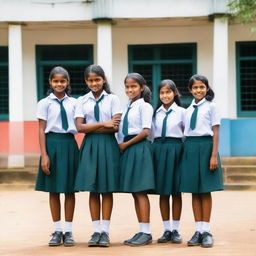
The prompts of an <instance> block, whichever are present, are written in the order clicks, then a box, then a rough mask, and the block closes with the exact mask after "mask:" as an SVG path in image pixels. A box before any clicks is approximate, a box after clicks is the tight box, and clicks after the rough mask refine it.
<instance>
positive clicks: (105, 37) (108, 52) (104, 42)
mask: <svg viewBox="0 0 256 256" xmlns="http://www.w3.org/2000/svg"><path fill="white" fill-rule="evenodd" d="M96 23H97V64H98V65H100V66H101V67H102V68H103V70H104V71H105V74H106V76H107V79H108V82H109V84H110V85H112V21H111V19H109V20H108V19H106V20H104V19H103V20H97V21H96Z"/></svg>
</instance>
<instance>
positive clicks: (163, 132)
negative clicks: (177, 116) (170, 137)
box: [161, 109, 172, 138]
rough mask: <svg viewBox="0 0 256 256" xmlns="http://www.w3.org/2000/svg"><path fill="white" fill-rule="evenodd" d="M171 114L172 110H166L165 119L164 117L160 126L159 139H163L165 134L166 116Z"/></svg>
mask: <svg viewBox="0 0 256 256" xmlns="http://www.w3.org/2000/svg"><path fill="white" fill-rule="evenodd" d="M171 112H172V109H170V110H168V111H167V112H166V113H165V117H164V120H163V126H162V134H161V137H163V138H164V137H165V134H166V122H167V118H168V115H169V114H170V113H171Z"/></svg>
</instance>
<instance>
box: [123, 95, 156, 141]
mask: <svg viewBox="0 0 256 256" xmlns="http://www.w3.org/2000/svg"><path fill="white" fill-rule="evenodd" d="M130 102H131V100H129V104H128V105H127V107H126V109H125V110H124V111H123V114H122V118H121V123H120V126H119V132H118V141H119V142H122V141H123V138H124V135H123V132H122V130H123V122H124V116H125V114H126V111H127V109H128V107H131V109H130V110H129V113H128V135H135V134H139V133H140V132H141V131H142V130H143V129H144V128H148V129H151V126H152V116H153V107H152V106H151V105H150V104H149V103H147V102H145V101H144V99H143V98H140V99H138V100H136V101H134V102H133V103H132V104H131V105H130Z"/></svg>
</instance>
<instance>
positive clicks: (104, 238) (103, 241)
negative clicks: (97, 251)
mask: <svg viewBox="0 0 256 256" xmlns="http://www.w3.org/2000/svg"><path fill="white" fill-rule="evenodd" d="M98 245H99V246H100V247H109V245H110V241H109V236H108V233H106V232H102V233H101V235H100V240H99V242H98Z"/></svg>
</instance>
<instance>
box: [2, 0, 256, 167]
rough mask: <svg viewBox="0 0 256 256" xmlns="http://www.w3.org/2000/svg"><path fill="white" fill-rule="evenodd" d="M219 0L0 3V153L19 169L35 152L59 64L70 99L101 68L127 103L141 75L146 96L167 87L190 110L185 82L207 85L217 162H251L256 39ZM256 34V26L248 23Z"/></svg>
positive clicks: (255, 150)
mask: <svg viewBox="0 0 256 256" xmlns="http://www.w3.org/2000/svg"><path fill="white" fill-rule="evenodd" d="M226 4H227V1H226V0H180V1H176V0H129V1H127V0H10V1H5V0H0V154H2V155H6V156H7V159H8V166H9V167H15V166H23V165H24V155H25V154H30V153H38V152H39V145H38V124H37V120H36V105H37V102H38V101H39V100H40V99H41V98H43V97H45V95H46V92H47V89H48V74H49V71H50V70H51V68H52V67H54V66H56V65H61V66H63V67H65V68H66V69H67V70H68V71H69V72H70V75H71V86H72V94H73V96H79V95H83V94H85V93H86V92H87V91H88V89H87V88H86V86H85V84H84V79H83V71H84V69H85V67H86V66H87V65H89V64H92V63H97V64H99V65H101V66H102V67H103V68H104V70H105V72H106V74H107V77H108V80H109V82H110V84H111V89H112V91H113V92H114V93H115V94H117V95H118V96H119V97H120V99H121V102H122V103H123V104H125V103H126V102H127V97H126V95H125V93H124V84H123V80H124V77H125V76H126V74H127V73H128V72H138V73H141V74H142V75H143V76H144V77H145V78H146V80H147V82H148V85H149V86H150V87H151V89H152V92H153V104H156V101H157V98H158V95H157V85H158V83H159V82H160V81H161V80H162V79H165V78H170V79H172V80H173V81H174V82H175V83H176V84H177V86H178V88H179V91H180V92H181V94H182V96H183V97H182V101H183V103H184V104H185V105H188V104H189V102H190V101H191V99H192V98H191V96H190V94H189V93H188V90H187V82H188V79H189V77H190V76H191V75H192V74H195V73H201V74H203V75H205V76H206V77H208V79H209V82H210V85H211V86H212V87H213V90H214V92H215V94H216V98H215V102H216V104H217V105H218V106H219V108H220V109H221V114H222V127H221V138H220V153H221V155H222V156H255V155H256V132H255V130H256V119H255V117H256V33H252V32H251V30H250V27H251V26H249V25H248V26H247V25H246V26H243V25H241V24H230V23H229V21H228V19H227V18H225V17H224V16H223V14H224V13H225V12H226V10H227V6H226ZM255 26H256V25H255ZM79 138H80V137H79Z"/></svg>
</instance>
